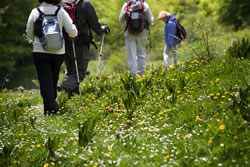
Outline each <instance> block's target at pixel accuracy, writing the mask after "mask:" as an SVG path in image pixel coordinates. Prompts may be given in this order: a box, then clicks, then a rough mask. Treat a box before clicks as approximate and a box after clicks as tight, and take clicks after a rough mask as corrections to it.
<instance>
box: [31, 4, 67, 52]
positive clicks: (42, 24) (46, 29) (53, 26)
mask: <svg viewBox="0 0 250 167" xmlns="http://www.w3.org/2000/svg"><path fill="white" fill-rule="evenodd" d="M60 8H61V7H60V6H58V8H57V10H56V12H55V14H52V15H51V14H50V15H49V14H44V13H43V12H42V11H41V10H40V9H39V8H37V10H38V11H39V13H40V15H39V18H38V19H37V20H36V22H35V31H34V33H35V35H36V36H38V37H39V40H40V42H41V44H42V47H43V49H44V50H46V51H56V50H59V49H61V48H62V46H63V36H62V35H61V34H62V33H61V31H60V25H59V22H58V17H57V14H58V12H59V10H60ZM36 31H38V32H36Z"/></svg>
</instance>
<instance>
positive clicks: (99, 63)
mask: <svg viewBox="0 0 250 167" xmlns="http://www.w3.org/2000/svg"><path fill="white" fill-rule="evenodd" d="M104 36H105V34H103V35H102V42H101V48H100V54H99V60H98V68H97V74H96V82H95V88H96V84H97V82H98V79H99V70H100V65H101V58H102V48H103V42H104Z"/></svg>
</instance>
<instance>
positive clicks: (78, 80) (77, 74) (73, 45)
mask: <svg viewBox="0 0 250 167" xmlns="http://www.w3.org/2000/svg"><path fill="white" fill-rule="evenodd" d="M72 48H73V55H74V59H75V67H76V76H77V82H78V90H79V94H80V104H81V106H82V92H81V88H80V78H79V71H78V66H77V60H76V49H75V43H74V39H72Z"/></svg>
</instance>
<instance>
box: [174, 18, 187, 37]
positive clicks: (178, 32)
mask: <svg viewBox="0 0 250 167" xmlns="http://www.w3.org/2000/svg"><path fill="white" fill-rule="evenodd" d="M175 23H176V36H177V38H178V40H179V41H183V40H184V39H185V38H186V36H187V32H186V30H185V28H184V27H183V26H182V25H181V23H180V22H179V21H178V20H176V19H175Z"/></svg>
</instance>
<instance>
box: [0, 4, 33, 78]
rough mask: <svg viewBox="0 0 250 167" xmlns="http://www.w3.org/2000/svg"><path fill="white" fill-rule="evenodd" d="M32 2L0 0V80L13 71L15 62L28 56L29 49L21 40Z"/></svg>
mask: <svg viewBox="0 0 250 167" xmlns="http://www.w3.org/2000/svg"><path fill="white" fill-rule="evenodd" d="M36 3H37V2H36V1H35V2H34V1H33V0H11V1H9V0H1V3H0V51H1V54H0V60H1V63H0V80H1V79H2V78H3V77H4V76H6V74H7V73H9V72H13V71H14V70H15V65H16V60H18V59H21V58H23V57H25V56H28V55H30V52H31V49H30V47H29V46H28V45H27V42H26V41H25V40H24V39H23V35H22V34H23V33H25V25H26V22H27V20H28V16H29V14H30V12H31V9H32V8H33V6H34V5H35V4H36Z"/></svg>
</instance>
